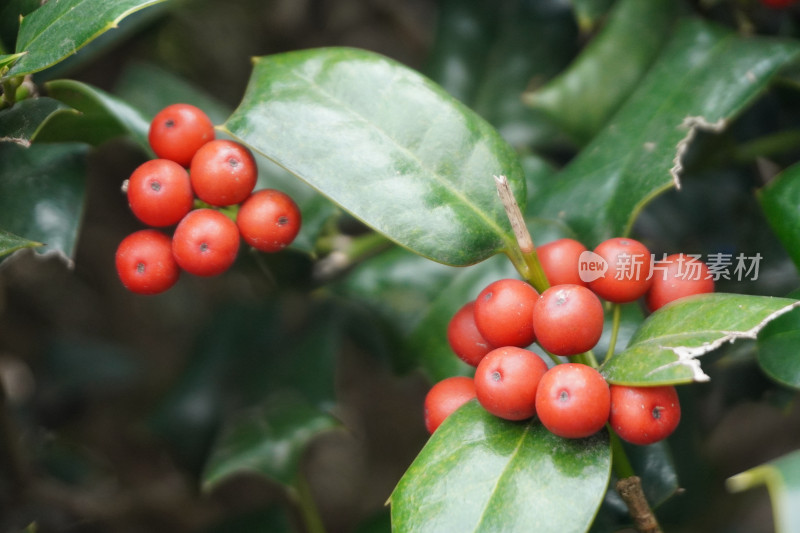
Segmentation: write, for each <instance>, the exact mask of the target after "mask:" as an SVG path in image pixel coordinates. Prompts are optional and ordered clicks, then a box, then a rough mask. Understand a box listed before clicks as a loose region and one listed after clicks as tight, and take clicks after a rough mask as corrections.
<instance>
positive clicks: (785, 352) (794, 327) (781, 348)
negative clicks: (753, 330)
mask: <svg viewBox="0 0 800 533" xmlns="http://www.w3.org/2000/svg"><path fill="white" fill-rule="evenodd" d="M798 346H800V309H795V310H792V311H791V312H789V313H786V314H785V315H783V316H780V317H778V318H776V319H775V320H773V321H772V322H770V323H769V324H767V326H766V327H765V328H764V330H763V331H762V332H761V333H760V334H759V336H758V351H757V352H756V360H757V361H758V364H759V366H760V367H761V370H762V371H763V372H764V373H765V374H766V375H767V376H769V377H770V378H772V379H773V380H775V381H777V382H778V383H781V384H783V385H786V386H788V387H793V388H795V389H800V359H799V358H798V357H797V347H798Z"/></svg>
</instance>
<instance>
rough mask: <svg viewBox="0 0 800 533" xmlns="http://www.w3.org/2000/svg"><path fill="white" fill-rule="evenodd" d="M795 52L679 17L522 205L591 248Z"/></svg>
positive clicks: (614, 232)
mask: <svg viewBox="0 0 800 533" xmlns="http://www.w3.org/2000/svg"><path fill="white" fill-rule="evenodd" d="M799 50H800V48H798V43H796V42H788V41H776V40H769V39H761V38H742V37H739V36H738V35H736V34H734V33H731V32H729V31H725V30H722V29H720V28H717V27H714V26H711V25H708V24H706V23H703V22H700V21H697V20H688V21H685V22H683V23H682V24H681V25H680V26H679V27H678V29H677V30H676V32H675V33H674V35H673V36H672V38H671V40H670V42H669V44H668V45H667V47H666V49H665V50H664V52H663V53H662V54H661V55H660V56H659V59H658V61H657V62H656V63H655V64H654V65H653V67H652V68H651V69H650V71H649V72H648V74H647V75H646V76H645V78H644V79H643V80H642V82H641V84H640V85H639V87H638V89H637V90H636V91H635V92H634V93H633V95H632V96H631V97H630V98H629V99H628V100H627V102H626V103H625V105H624V106H623V107H622V108H621V109H620V111H619V112H618V113H617V114H615V115H614V117H613V118H612V119H611V121H610V122H609V124H608V126H607V127H606V128H605V129H604V130H603V131H602V132H601V133H600V134H598V135H597V136H596V137H595V138H594V139H593V140H592V142H591V143H590V144H589V145H588V146H587V147H586V148H585V149H584V150H583V151H582V152H581V153H580V155H578V156H577V157H576V158H575V159H573V160H572V162H571V163H570V164H569V165H568V166H567V167H566V168H565V169H564V170H563V171H562V172H561V173H560V175H559V176H558V179H557V180H555V181H553V182H552V184H551V186H550V187H548V188H547V189H545V190H542V191H541V192H540V194H539V195H538V196H537V198H536V201H535V203H534V205H533V206H532V207H531V208H529V212H535V213H538V215H539V216H541V217H547V218H555V219H561V220H564V221H565V222H566V223H567V224H568V225H569V226H570V227H572V228H573V230H574V231H575V232H576V234H577V235H578V236H579V239H580V240H581V241H582V242H584V244H586V245H587V246H588V247H590V248H592V247H593V246H595V245H596V244H598V243H599V242H600V241H602V240H604V239H606V238H608V237H612V236H619V235H623V234H625V233H626V232H628V231H629V230H630V226H631V225H632V223H633V221H634V220H635V219H636V216H637V214H638V212H639V211H640V210H641V209H642V208H643V207H644V205H645V204H646V203H647V202H648V201H649V200H650V199H651V198H653V197H654V196H655V195H657V194H658V193H660V192H663V191H664V190H666V189H668V188H669V187H671V186H673V185H674V184H675V183H676V182H678V180H679V178H680V174H681V171H682V167H681V165H680V163H681V161H682V157H683V155H684V152H685V151H686V149H687V147H688V145H689V144H690V141H691V139H692V138H693V136H694V135H695V133H696V131H697V130H698V128H711V129H717V130H719V129H721V128H723V127H724V126H725V125H726V124H727V123H728V122H729V121H730V120H731V119H732V118H733V117H734V116H736V114H737V113H739V112H740V111H741V110H742V109H743V108H744V107H745V106H747V105H748V104H749V103H750V102H752V101H753V100H754V99H755V98H756V97H757V96H758V95H759V93H760V92H761V91H762V90H763V89H764V87H765V86H766V84H767V83H768V81H769V80H770V78H771V77H772V76H773V75H774V74H775V72H776V71H777V70H778V69H779V68H780V67H781V66H783V65H785V64H786V63H788V62H789V61H791V60H793V59H795V58H796V57H797V54H798V51H799ZM671 169H672V170H671ZM671 173H672V174H673V175H674V177H673V175H671Z"/></svg>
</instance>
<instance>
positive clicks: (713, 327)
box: [601, 294, 800, 385]
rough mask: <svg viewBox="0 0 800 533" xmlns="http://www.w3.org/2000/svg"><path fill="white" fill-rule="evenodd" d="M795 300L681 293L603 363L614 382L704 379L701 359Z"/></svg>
mask: <svg viewBox="0 0 800 533" xmlns="http://www.w3.org/2000/svg"><path fill="white" fill-rule="evenodd" d="M798 305H800V302H798V301H797V300H792V299H788V298H772V297H768V296H750V295H742V294H703V295H699V296H692V297H688V298H682V299H681V300H678V301H675V302H673V303H671V304H669V305H666V306H664V307H662V308H661V309H659V310H658V311H656V312H655V313H653V314H652V315H650V317H648V318H647V320H645V321H644V323H643V324H642V325H641V327H640V328H639V329H638V330H637V331H636V333H635V334H634V335H633V337H632V338H631V340H630V344H629V345H628V347H627V348H626V349H625V350H624V351H623V352H622V353H620V354H618V355H616V356H615V357H612V358H611V359H609V360H608V361H606V363H604V364H603V366H602V369H601V370H602V372H603V374H604V375H605V376H606V379H607V380H608V381H609V382H610V383H618V384H626V385H658V384H677V383H689V382H691V381H706V380H707V379H708V376H707V375H706V374H705V373H704V372H703V370H702V369H701V366H700V360H699V359H698V358H699V357H701V356H702V355H705V354H707V353H709V352H711V351H713V350H716V349H717V348H719V347H720V346H722V345H724V344H726V343H729V342H734V341H736V340H739V339H755V338H756V336H757V335H758V332H759V331H761V329H763V328H764V326H766V325H767V324H768V323H769V322H770V321H772V320H774V319H776V318H778V317H779V316H781V315H782V314H784V313H787V312H789V311H790V310H792V309H793V308H794V307H796V306H798Z"/></svg>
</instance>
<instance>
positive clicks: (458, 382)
mask: <svg viewBox="0 0 800 533" xmlns="http://www.w3.org/2000/svg"><path fill="white" fill-rule="evenodd" d="M473 398H475V384H474V382H473V381H472V378H468V377H465V376H455V377H450V378H446V379H443V380H442V381H439V382H438V383H436V384H435V385H434V386H433V387H431V389H430V390H429V391H428V394H427V395H425V428H426V429H427V430H428V433H433V432H434V431H436V428H438V427H439V425H440V424H441V423H442V422H444V420H445V418H447V417H448V416H450V415H451V414H453V413H454V412H455V411H456V410H457V409H458V408H459V407H461V406H462V405H464V404H465V403H467V402H468V401H470V400H471V399H473Z"/></svg>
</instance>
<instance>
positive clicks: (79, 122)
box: [36, 80, 150, 151]
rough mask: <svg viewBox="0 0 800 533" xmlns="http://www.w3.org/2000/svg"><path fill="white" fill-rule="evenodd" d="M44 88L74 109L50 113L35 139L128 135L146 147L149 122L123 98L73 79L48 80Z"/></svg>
mask: <svg viewBox="0 0 800 533" xmlns="http://www.w3.org/2000/svg"><path fill="white" fill-rule="evenodd" d="M45 88H46V89H47V93H48V94H49V95H50V96H51V97H52V98H55V99H56V100H58V101H60V102H62V103H63V104H65V105H68V106H69V107H71V108H73V109H75V110H76V111H77V113H69V114H67V113H61V114H58V115H55V116H52V117H50V118H49V120H47V122H46V123H45V124H44V126H43V127H42V129H41V130H40V132H39V135H38V136H37V139H36V140H37V141H41V142H69V141H79V142H86V143H89V144H92V145H99V144H102V143H103V142H105V141H108V140H109V139H112V138H114V137H118V136H121V135H130V136H131V138H132V139H133V140H134V141H136V142H137V143H138V144H139V145H140V146H141V147H142V148H143V149H145V150H148V151H149V149H150V145H149V143H148V141H147V132H148V129H149V127H150V123H149V122H148V120H147V119H146V118H145V117H144V116H142V114H141V113H140V112H139V111H137V110H136V109H134V108H133V107H131V106H130V105H128V104H127V103H125V102H124V101H122V100H120V99H119V98H116V97H114V96H112V95H110V94H108V93H106V92H105V91H103V90H101V89H98V88H97V87H92V86H91V85H87V84H85V83H81V82H79V81H73V80H56V81H51V82H48V83H46V84H45Z"/></svg>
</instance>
